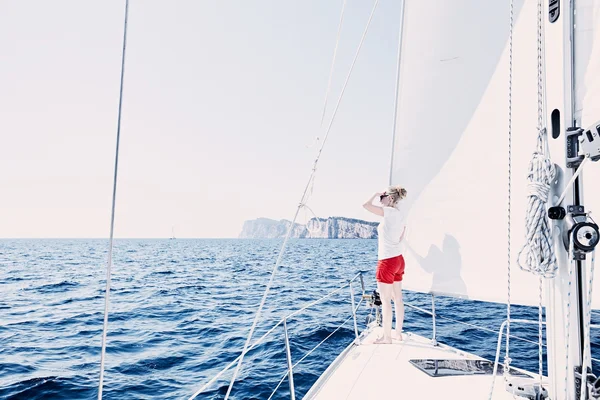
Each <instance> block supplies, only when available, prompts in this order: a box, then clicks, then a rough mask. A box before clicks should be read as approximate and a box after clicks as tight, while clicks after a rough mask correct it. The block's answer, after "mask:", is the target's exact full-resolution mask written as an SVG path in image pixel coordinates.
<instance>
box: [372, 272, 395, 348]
mask: <svg viewBox="0 0 600 400" xmlns="http://www.w3.org/2000/svg"><path fill="white" fill-rule="evenodd" d="M392 289H393V287H392V285H391V284H389V283H381V282H377V290H378V291H379V295H380V296H381V312H382V314H383V315H382V317H383V337H380V338H378V339H377V340H376V341H375V343H392Z"/></svg>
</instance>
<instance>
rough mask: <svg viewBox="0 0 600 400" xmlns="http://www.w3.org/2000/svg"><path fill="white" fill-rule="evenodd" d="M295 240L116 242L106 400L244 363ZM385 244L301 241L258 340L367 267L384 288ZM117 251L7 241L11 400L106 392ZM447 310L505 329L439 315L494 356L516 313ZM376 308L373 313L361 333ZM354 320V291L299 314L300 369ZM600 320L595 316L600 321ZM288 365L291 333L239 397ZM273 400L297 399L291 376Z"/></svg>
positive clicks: (492, 307) (6, 385)
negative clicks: (379, 265) (282, 252)
mask: <svg viewBox="0 0 600 400" xmlns="http://www.w3.org/2000/svg"><path fill="white" fill-rule="evenodd" d="M281 243H282V241H281V240H236V239H230V240H221V239H208V240H207V239H202V240H192V239H189V240H185V239H183V240H182V239H177V240H162V239H156V240H125V239H123V240H116V242H115V250H114V267H113V274H112V290H111V303H110V317H109V331H108V346H107V354H106V356H107V358H106V369H105V370H106V373H105V385H104V398H105V399H187V398H188V397H189V396H190V395H191V394H193V393H194V392H195V391H196V390H197V389H198V388H200V387H201V386H202V385H203V384H204V383H206V382H207V381H208V380H209V379H210V378H211V377H213V376H214V375H215V374H216V373H217V372H219V371H220V370H221V369H222V368H223V367H224V366H225V365H227V364H228V363H230V362H231V361H232V360H234V359H235V358H236V357H237V356H238V355H239V354H240V352H241V349H242V346H243V343H244V340H245V338H246V335H247V333H248V331H249V329H250V325H251V323H252V319H253V317H254V313H255V310H256V308H257V306H258V304H259V303H260V299H261V297H262V293H263V290H264V288H265V286H266V284H267V282H268V279H269V275H270V272H271V270H272V268H273V265H274V262H275V259H276V257H277V253H278V250H279V248H280V246H281ZM376 246H377V243H376V241H374V240H315V239H305V240H302V239H299V240H292V241H291V242H290V243H289V246H288V250H287V252H286V256H285V258H284V260H283V263H282V267H281V268H280V269H279V272H278V274H277V276H276V278H275V284H274V285H273V287H272V290H271V294H270V295H269V297H268V299H267V303H266V307H265V310H264V313H263V316H262V318H261V319H260V323H259V325H258V328H257V331H256V333H255V334H254V337H255V338H258V337H260V336H261V335H262V334H263V333H264V332H266V331H267V330H268V329H269V328H270V327H271V326H273V325H274V324H275V323H276V322H277V321H278V320H279V319H280V318H281V317H282V316H284V315H286V314H288V313H289V312H291V311H294V310H296V309H299V308H301V307H302V306H303V305H305V304H307V303H309V302H311V301H313V300H316V299H318V298H319V297H321V296H323V295H325V294H327V293H328V292H330V291H332V290H334V289H336V288H338V287H340V286H342V285H343V284H345V283H346V282H347V281H348V280H349V279H350V278H352V277H353V276H354V275H355V274H356V273H358V272H359V271H364V278H365V284H366V287H367V290H368V291H372V290H373V289H374V288H375V282H374V266H375V263H376V255H377V252H376ZM107 251H108V242H107V241H106V240H66V239H61V240H49V239H48V240H24V239H23V240H0V398H1V399H30V400H33V399H94V398H96V396H97V391H98V380H99V369H100V346H101V335H102V321H103V310H104V286H105V266H106V260H107ZM407 273H410V265H408V266H407ZM498 284H504V283H503V282H499V283H498ZM357 286H359V285H357ZM355 289H356V293H357V294H358V291H359V289H358V288H357V287H355ZM405 301H407V302H408V303H410V304H413V305H416V306H419V307H423V308H427V309H430V307H431V298H430V297H429V296H426V295H421V294H416V293H406V295H405ZM436 308H437V312H438V314H439V315H440V316H441V317H445V318H449V319H453V320H457V321H463V322H468V323H471V324H474V325H477V326H480V327H485V328H489V329H491V330H493V331H494V332H487V331H482V330H478V329H475V328H473V327H469V326H465V325H460V324H457V323H455V322H451V321H448V320H446V319H438V322H437V336H438V340H439V341H441V342H443V343H446V344H449V345H452V346H457V347H460V348H461V349H463V350H466V351H469V352H472V353H475V354H478V355H480V356H482V357H486V358H488V359H492V360H493V358H494V356H495V350H496V341H497V332H498V329H499V327H500V324H501V323H502V321H503V320H504V319H505V318H506V306H505V305H500V304H491V303H482V302H475V301H467V300H458V299H453V298H444V297H439V298H437V299H436ZM369 311H370V310H369V309H368V307H366V306H364V307H361V309H360V313H359V317H358V326H359V330H362V329H364V327H365V323H366V317H367V315H368V314H369ZM350 315H351V303H350V289H349V288H345V289H344V290H341V291H340V292H339V293H336V294H335V295H334V296H332V297H331V298H329V299H328V300H326V301H325V302H322V303H320V304H318V305H315V306H314V307H312V308H310V309H308V310H306V311H305V312H304V313H302V314H300V315H298V316H297V317H295V318H293V319H291V320H290V321H289V322H288V329H289V335H290V342H291V347H292V358H293V360H294V362H296V361H298V360H299V359H300V358H301V357H303V356H304V355H305V354H307V353H308V352H309V351H310V350H311V349H313V347H314V346H316V345H317V344H319V343H320V342H321V341H322V340H323V339H325V338H326V337H327V336H329V335H330V334H331V333H332V332H334V331H335V330H336V329H337V328H338V327H339V326H340V325H341V324H342V323H343V322H344V321H346V320H347V319H348V317H349V316H350ZM512 316H513V318H526V319H532V320H537V308H529V307H513V309H512ZM598 320H600V318H598V317H597V316H596V315H594V317H593V322H594V323H597V322H598ZM405 329H406V330H408V331H411V332H415V333H418V334H421V335H424V336H431V334H432V323H431V317H430V316H428V315H425V314H422V313H420V312H418V311H415V310H412V309H410V308H407V311H406V322H405ZM511 333H512V334H514V335H516V336H519V337H521V338H525V339H528V340H531V341H534V342H536V343H529V342H525V341H519V340H517V339H512V340H511V356H512V358H513V365H514V366H517V367H521V368H525V369H527V370H530V371H534V372H535V371H537V368H538V361H537V360H538V359H537V354H538V348H537V326H531V327H530V326H518V325H513V327H512V329H511ZM353 338H354V328H353V323H352V320H351V319H350V321H348V322H346V324H345V325H343V326H342V328H341V329H339V330H338V331H337V332H336V333H334V334H333V335H332V336H331V338H329V339H328V340H327V341H325V342H324V343H323V345H321V346H320V347H319V348H318V349H317V350H316V351H314V352H313V353H312V354H311V355H310V356H308V357H307V358H306V359H305V360H304V361H303V362H302V363H300V364H299V365H298V366H297V367H296V368H295V370H294V381H295V386H296V396H297V397H298V398H302V396H303V395H304V394H305V393H306V392H307V391H308V389H309V388H310V386H311V385H312V384H313V383H314V382H315V381H316V379H317V378H318V377H319V375H320V374H321V373H322V372H323V371H324V370H325V369H326V368H327V366H328V365H329V363H330V362H331V361H333V360H334V359H335V357H336V356H337V355H338V354H339V353H340V351H342V350H343V349H344V348H345V347H346V346H347V345H348V344H349V343H350V342H351V341H352V340H353ZM592 340H593V343H594V345H593V357H595V358H600V357H599V356H598V354H600V347H599V346H598V344H599V343H600V337H599V336H598V332H597V331H593V339H592ZM594 367H598V365H597V364H596V363H594ZM286 368H287V364H286V358H285V347H284V338H283V329H282V328H278V329H276V330H275V331H274V332H273V334H271V335H270V336H268V338H267V340H265V342H264V343H263V344H262V345H261V346H258V347H257V348H256V349H254V350H252V351H251V352H250V353H249V354H248V355H247V356H246V358H245V361H244V364H243V369H242V371H241V372H240V374H239V377H238V380H237V381H236V383H235V385H234V388H233V392H232V394H233V396H232V398H234V399H238V400H239V399H266V398H268V397H269V396H271V394H272V393H273V390H274V389H275V388H276V386H277V384H278V383H279V382H280V380H281V379H282V377H283V376H284V374H285V373H286ZM230 377H231V373H227V374H225V375H224V376H223V379H220V380H218V381H217V382H216V383H215V384H214V385H213V386H212V387H210V388H209V390H208V391H206V392H205V393H203V394H201V395H200V396H199V397H198V398H199V399H222V398H223V396H224V394H225V391H226V389H227V385H228V383H229V379H230ZM272 398H273V399H288V398H289V386H288V383H287V380H284V382H283V384H282V385H281V386H280V387H279V389H278V390H277V391H275V393H274V395H273V397H272Z"/></svg>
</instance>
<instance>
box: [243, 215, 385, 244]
mask: <svg viewBox="0 0 600 400" xmlns="http://www.w3.org/2000/svg"><path fill="white" fill-rule="evenodd" d="M290 224H291V222H290V221H288V220H285V219H282V220H280V221H276V220H273V219H269V218H258V219H253V220H250V221H246V222H244V226H243V227H242V232H241V233H240V235H239V236H238V237H239V238H243V239H270V238H283V237H285V234H286V233H287V229H288V227H289V226H290ZM378 224H379V223H378V222H369V221H362V220H360V219H353V218H344V217H329V218H327V219H324V218H312V219H311V220H309V221H308V223H307V224H306V225H301V224H295V225H294V228H293V230H292V234H291V237H292V238H300V239H304V238H307V239H313V238H314V239H316V238H322V239H376V238H377V225H378Z"/></svg>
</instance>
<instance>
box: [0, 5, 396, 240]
mask: <svg viewBox="0 0 600 400" xmlns="http://www.w3.org/2000/svg"><path fill="white" fill-rule="evenodd" d="M342 3H343V0H335V1H334V0H328V1H323V0H301V1H300V0H296V1H291V0H290V1H281V0H279V1H276V0H272V1H266V0H260V1H259V0H254V1H247V0H246V1H217V0H214V1H200V0H196V1H193V0H186V1H183V0H177V1H166V0H162V1H158V0H131V2H130V9H129V11H130V14H129V28H128V29H129V32H128V42H127V58H126V67H125V68H126V70H125V87H124V104H123V120H122V129H121V135H122V136H121V154H120V165H119V184H118V190H117V214H116V223H115V235H116V236H117V237H133V238H146V237H168V236H170V234H171V226H175V234H176V236H178V237H191V238H211V237H214V238H220V237H236V236H237V235H238V233H239V232H240V230H241V227H242V224H243V222H244V220H247V219H254V218H258V217H268V218H273V219H282V218H285V219H291V218H292V217H293V215H294V212H295V209H296V206H297V204H298V202H299V200H300V196H301V194H302V190H303V188H304V186H305V185H306V182H307V180H308V177H309V175H310V172H311V168H312V163H313V160H314V157H315V155H316V150H317V147H316V146H313V147H310V146H311V145H314V142H315V138H316V137H317V136H319V137H321V138H323V135H324V129H320V128H319V124H320V119H321V113H322V107H323V101H324V96H325V91H326V89H327V80H328V76H329V69H330V64H331V60H332V56H333V50H334V46H335V40H336V32H337V28H338V22H339V17H340V12H341V9H342ZM372 6H373V2H371V1H364V0H348V2H347V8H346V14H345V19H344V26H343V30H342V37H341V42H340V45H339V46H340V47H339V50H338V59H337V65H336V70H335V73H334V76H333V86H332V91H331V96H330V100H329V110H328V113H327V117H326V121H328V118H329V116H330V115H331V111H332V110H333V105H334V104H335V102H336V100H337V97H338V95H339V92H340V90H341V87H342V83H343V81H344V79H345V77H346V74H347V71H348V69H349V66H350V63H351V60H352V58H353V56H354V52H355V51H356V48H357V46H358V43H359V40H360V36H361V34H362V31H363V30H364V27H365V25H366V22H367V20H368V17H369V14H370V11H371V8H372ZM399 13H400V4H399V2H396V1H392V0H381V2H380V4H379V6H378V8H377V10H376V12H375V16H374V18H373V21H372V24H371V28H370V31H369V33H368V35H367V38H366V41H365V44H364V46H363V49H362V51H361V54H360V56H359V59H358V62H357V65H356V67H355V71H354V74H353V76H352V78H351V80H350V83H349V85H348V88H347V90H346V94H345V96H344V99H343V100H342V104H341V107H340V110H339V112H338V116H337V118H336V120H335V122H334V125H333V129H332V132H331V134H330V137H329V139H328V142H327V145H326V147H325V150H324V152H323V154H322V157H321V162H320V164H319V168H318V172H317V178H316V183H315V185H314V191H313V195H312V197H311V198H310V200H309V203H308V204H309V206H310V207H311V208H312V209H313V210H314V211H315V213H316V214H317V215H318V216H319V217H328V216H345V217H352V218H361V219H370V220H375V219H376V218H372V216H370V215H369V214H368V213H367V212H366V211H364V210H363V209H362V207H361V205H362V203H363V202H364V201H365V200H366V199H367V198H368V197H369V196H370V195H371V194H372V193H373V192H374V191H378V190H380V189H383V188H384V187H385V185H386V184H387V181H388V173H389V162H390V155H391V141H392V119H393V107H394V84H395V83H394V81H395V74H396V53H397V40H398V27H399ZM123 15H124V0H119V1H116V0H104V1H101V2H99V1H98V2H83V1H77V0H70V1H67V0H57V1H51V2H50V1H47V0H44V1H42V0H37V1H29V0H0V137H1V139H2V145H1V146H0V188H1V193H2V194H1V196H0V237H2V238H27V237H69V238H87V237H107V236H108V233H109V222H110V205H111V195H112V174H113V163H114V151H115V141H116V124H117V105H118V91H119V74H120V66H121V48H122V34H123ZM325 125H326V124H325ZM309 217H310V216H308V215H306V216H305V214H304V213H301V215H300V219H299V221H298V222H300V223H303V222H305V221H306V219H308V218H309Z"/></svg>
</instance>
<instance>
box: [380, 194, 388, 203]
mask: <svg viewBox="0 0 600 400" xmlns="http://www.w3.org/2000/svg"><path fill="white" fill-rule="evenodd" d="M388 196H389V194H385V193H384V194H382V195H381V196H379V201H381V200H383V199H384V198H386V197H388Z"/></svg>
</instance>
